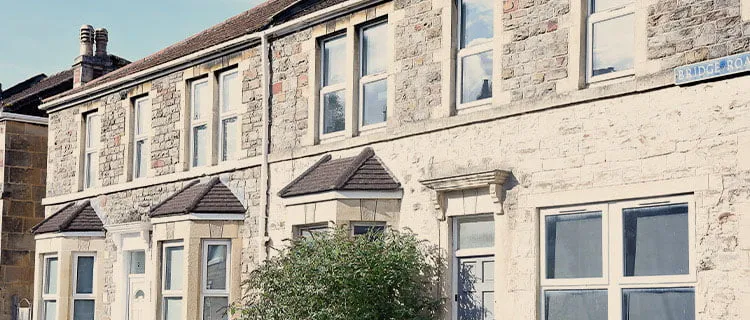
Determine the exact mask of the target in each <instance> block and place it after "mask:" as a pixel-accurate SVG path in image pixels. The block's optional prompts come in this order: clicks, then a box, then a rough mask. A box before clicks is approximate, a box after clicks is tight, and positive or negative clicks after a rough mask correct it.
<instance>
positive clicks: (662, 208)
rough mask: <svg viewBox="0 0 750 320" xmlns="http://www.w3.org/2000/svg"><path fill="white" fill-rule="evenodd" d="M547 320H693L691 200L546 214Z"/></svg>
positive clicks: (626, 203) (544, 283)
mask: <svg viewBox="0 0 750 320" xmlns="http://www.w3.org/2000/svg"><path fill="white" fill-rule="evenodd" d="M541 223H542V226H541V253H542V255H541V256H542V264H541V269H542V291H543V302H542V309H543V315H544V319H545V320H558V319H592V320H594V319H629V320H639V319H685V320H690V319H695V282H696V275H695V264H694V260H695V256H694V250H693V249H692V248H693V247H694V232H695V221H694V213H693V207H692V203H691V199H690V197H689V196H677V197H669V198H660V199H649V200H638V201H623V202H612V203H607V204H600V205H586V206H581V207H566V208H558V209H546V210H543V211H542V219H541Z"/></svg>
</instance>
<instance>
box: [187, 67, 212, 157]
mask: <svg viewBox="0 0 750 320" xmlns="http://www.w3.org/2000/svg"><path fill="white" fill-rule="evenodd" d="M190 88H191V90H190V92H191V94H190V137H191V143H190V155H191V158H190V159H191V160H190V163H191V165H192V166H193V167H202V166H205V165H208V164H209V161H210V159H211V158H210V156H211V152H210V149H209V142H210V139H211V134H210V133H209V119H210V118H211V112H212V109H213V108H212V105H213V99H212V98H211V96H212V95H211V91H210V88H209V86H208V79H202V80H196V81H194V82H193V83H192V84H191V86H190Z"/></svg>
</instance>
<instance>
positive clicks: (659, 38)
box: [648, 0, 750, 69]
mask: <svg viewBox="0 0 750 320" xmlns="http://www.w3.org/2000/svg"><path fill="white" fill-rule="evenodd" d="M740 9H741V8H740V0H723V1H713V0H688V1H677V0H659V1H657V2H656V3H654V4H652V5H650V6H649V7H648V58H649V59H654V60H657V59H658V60H662V61H663V64H662V68H663V69H671V68H673V67H675V66H679V65H683V64H689V63H694V62H698V61H703V60H707V59H714V58H719V57H723V56H727V55H732V54H736V53H741V52H745V51H748V50H749V49H750V23H747V22H743V21H742V18H741V16H740V14H741V12H740Z"/></svg>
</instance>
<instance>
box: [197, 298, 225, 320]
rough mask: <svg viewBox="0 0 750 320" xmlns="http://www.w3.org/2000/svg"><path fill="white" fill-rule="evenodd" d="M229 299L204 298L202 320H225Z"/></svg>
mask: <svg viewBox="0 0 750 320" xmlns="http://www.w3.org/2000/svg"><path fill="white" fill-rule="evenodd" d="M228 308H229V299H227V298H226V297H206V298H205V299H204V300H203V320H226V319H227V309H228Z"/></svg>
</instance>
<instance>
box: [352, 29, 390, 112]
mask: <svg viewBox="0 0 750 320" xmlns="http://www.w3.org/2000/svg"><path fill="white" fill-rule="evenodd" d="M359 38H360V49H359V52H360V79H359V92H360V98H359V100H360V112H359V113H360V127H367V126H372V125H376V124H379V123H384V122H385V121H386V118H387V114H388V56H389V55H388V51H389V49H388V22H387V21H379V22H376V23H372V24H369V25H365V26H364V27H362V28H360V35H359Z"/></svg>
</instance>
